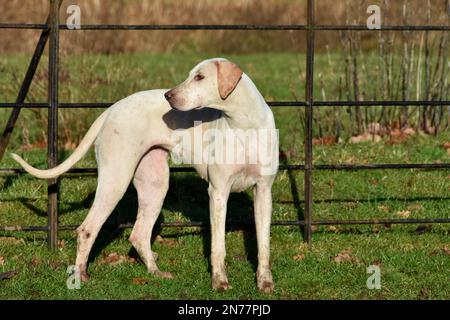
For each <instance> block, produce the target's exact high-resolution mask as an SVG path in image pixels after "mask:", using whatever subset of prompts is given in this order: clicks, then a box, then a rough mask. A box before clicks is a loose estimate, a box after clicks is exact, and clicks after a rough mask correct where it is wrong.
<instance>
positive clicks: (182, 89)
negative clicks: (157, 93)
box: [164, 58, 242, 111]
mask: <svg viewBox="0 0 450 320" xmlns="http://www.w3.org/2000/svg"><path fill="white" fill-rule="evenodd" d="M241 76H242V70H241V69H239V67H238V66H237V65H235V64H234V63H232V62H230V61H228V60H226V59H221V58H216V59H211V60H205V61H203V62H201V63H199V64H198V65H196V66H195V67H194V68H193V69H192V70H191V71H190V72H189V76H188V78H187V79H186V80H185V81H184V82H183V83H181V84H180V85H178V86H176V87H175V88H173V89H172V90H169V91H167V92H166V93H165V94H164V96H165V97H166V99H167V101H168V102H169V103H170V106H171V107H172V108H174V109H177V110H180V111H189V110H193V109H201V108H204V107H209V106H217V105H220V103H221V102H223V101H224V100H226V99H227V98H228V97H229V96H230V95H231V93H232V92H233V91H234V89H235V88H236V86H237V85H238V83H239V80H240V79H241Z"/></svg>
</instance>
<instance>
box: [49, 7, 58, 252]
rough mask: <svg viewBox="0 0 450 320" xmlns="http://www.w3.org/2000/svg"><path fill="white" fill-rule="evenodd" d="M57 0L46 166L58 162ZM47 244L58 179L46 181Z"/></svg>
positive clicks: (52, 244) (53, 240)
mask: <svg viewBox="0 0 450 320" xmlns="http://www.w3.org/2000/svg"><path fill="white" fill-rule="evenodd" d="M59 2H60V0H50V23H49V28H50V41H49V60H48V103H49V109H48V151H47V152H48V154H47V162H48V167H49V168H52V167H55V166H56V165H57V164H58V140H57V139H58V49H59ZM47 194H48V211H47V214H48V238H47V241H48V246H49V248H50V249H56V248H57V245H58V179H51V180H49V181H48V187H47Z"/></svg>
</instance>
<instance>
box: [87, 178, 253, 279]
mask: <svg viewBox="0 0 450 320" xmlns="http://www.w3.org/2000/svg"><path fill="white" fill-rule="evenodd" d="M169 185H170V187H169V191H168V193H167V196H166V199H165V201H164V205H163V212H164V213H162V214H161V215H160V216H159V218H158V221H157V223H156V224H155V227H154V229H153V233H152V235H153V237H152V242H153V241H154V239H155V236H156V235H158V234H159V233H160V232H161V223H164V222H180V221H179V219H177V217H173V215H177V213H180V214H181V215H182V216H183V217H184V218H185V220H188V221H195V222H202V223H203V224H204V225H205V226H209V221H210V220H209V197H208V191H207V188H208V184H207V183H206V182H205V181H204V180H202V179H201V178H200V177H198V176H197V175H196V174H191V173H189V174H186V173H183V174H172V175H171V177H170V184H169ZM92 197H93V194H90V195H89V196H88V197H87V198H86V199H85V200H83V201H82V202H80V203H79V205H80V208H81V207H82V208H89V207H90V205H87V206H86V204H87V203H88V202H89V201H90V200H91V199H92ZM91 203H92V202H91ZM137 210H138V201H137V192H136V190H135V188H134V187H133V186H132V185H131V186H130V187H129V188H128V190H127V192H126V194H125V196H124V197H123V198H122V200H121V201H120V202H119V204H118V205H117V207H116V209H115V210H114V211H113V213H112V214H111V216H110V217H109V218H108V220H107V221H106V223H105V225H112V226H115V225H119V224H126V223H134V222H135V220H136V214H137ZM167 212H168V213H167ZM178 218H179V216H178ZM227 220H231V221H234V222H235V221H246V222H248V221H253V200H252V199H251V197H250V196H249V195H248V194H247V193H232V194H231V195H230V198H229V200H228V210H227ZM179 230H180V232H179V233H178V232H175V233H171V235H170V236H171V237H178V236H180V235H182V234H183V235H185V234H186V232H183V231H182V229H179ZM236 230H241V231H242V232H243V236H244V246H245V251H246V255H247V260H248V261H249V262H250V263H251V265H252V267H253V269H254V270H255V271H256V267H257V247H256V233H255V227H254V225H253V224H251V225H246V226H239V227H236V226H230V227H227V231H236ZM123 232H124V229H118V228H102V229H101V231H100V233H99V235H98V237H97V240H96V241H95V243H94V246H93V248H92V252H91V254H90V261H92V260H94V259H95V258H96V257H98V256H99V255H100V254H101V252H102V251H103V250H104V249H105V248H106V247H107V246H108V245H109V244H110V243H111V242H112V241H114V240H115V239H117V238H119V237H121V236H122V235H123ZM202 236H203V237H202V238H203V252H204V256H205V258H208V261H209V256H210V252H211V233H210V229H209V228H203V229H202ZM130 255H132V256H135V257H137V254H136V252H135V251H134V249H131V250H130ZM209 270H211V265H210V262H209Z"/></svg>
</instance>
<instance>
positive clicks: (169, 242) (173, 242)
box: [155, 235, 178, 247]
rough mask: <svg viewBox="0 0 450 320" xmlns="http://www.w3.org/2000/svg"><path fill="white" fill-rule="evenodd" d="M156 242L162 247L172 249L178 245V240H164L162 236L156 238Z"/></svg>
mask: <svg viewBox="0 0 450 320" xmlns="http://www.w3.org/2000/svg"><path fill="white" fill-rule="evenodd" d="M155 241H156V242H158V243H159V244H161V245H167V246H170V247H173V246H175V245H177V244H178V240H177V239H167V238H163V237H161V236H160V235H157V236H156V237H155Z"/></svg>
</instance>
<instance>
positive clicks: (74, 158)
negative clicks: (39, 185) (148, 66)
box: [11, 110, 108, 179]
mask: <svg viewBox="0 0 450 320" xmlns="http://www.w3.org/2000/svg"><path fill="white" fill-rule="evenodd" d="M107 113H108V110H106V111H105V112H103V113H102V114H101V115H100V116H99V117H98V118H97V119H96V120H95V121H94V123H93V124H92V126H91V127H90V128H89V130H88V132H87V133H86V135H85V136H84V138H83V140H81V143H80V145H79V146H78V147H77V148H76V149H75V151H74V152H73V153H72V154H71V155H70V157H69V158H67V159H66V160H65V161H64V162H63V163H61V164H60V165H58V166H56V167H54V168H51V169H48V170H40V169H36V168H34V167H32V166H30V165H29V164H28V163H27V162H26V161H25V160H23V159H22V158H21V157H20V156H19V155H17V154H15V153H11V157H12V158H13V159H14V160H16V161H17V162H18V163H19V164H20V165H21V166H22V167H23V168H24V169H25V171H26V172H28V173H29V174H31V175H33V176H35V177H37V178H40V179H52V178H56V177H58V176H59V175H61V174H63V173H64V172H66V171H67V170H69V169H70V168H71V167H72V166H73V165H74V164H75V163H77V162H78V161H80V159H81V158H83V156H84V155H85V154H86V153H87V151H88V150H89V147H90V146H91V145H92V143H94V141H95V139H96V138H97V135H98V133H99V132H100V129H101V128H102V126H103V123H104V122H105V118H106V115H107Z"/></svg>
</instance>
